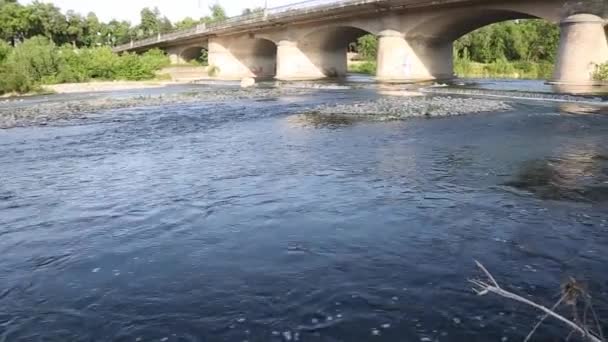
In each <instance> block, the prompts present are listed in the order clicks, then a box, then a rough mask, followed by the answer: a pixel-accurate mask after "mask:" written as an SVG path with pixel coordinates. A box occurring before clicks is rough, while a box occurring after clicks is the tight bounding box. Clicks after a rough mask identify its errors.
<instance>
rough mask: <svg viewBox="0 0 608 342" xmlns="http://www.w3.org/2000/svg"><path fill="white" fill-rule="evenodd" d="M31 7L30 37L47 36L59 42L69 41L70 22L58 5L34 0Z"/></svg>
mask: <svg viewBox="0 0 608 342" xmlns="http://www.w3.org/2000/svg"><path fill="white" fill-rule="evenodd" d="M28 7H29V10H30V13H29V29H30V31H29V32H28V37H33V36H37V35H41V36H45V37H47V38H49V39H51V40H53V41H55V42H57V43H60V44H61V43H65V42H67V35H66V30H67V26H68V23H67V21H66V19H65V16H64V15H63V14H62V13H61V11H60V10H59V8H58V7H56V6H54V5H53V4H47V3H43V2H39V1H34V2H33V3H32V4H31V5H30V6H28Z"/></svg>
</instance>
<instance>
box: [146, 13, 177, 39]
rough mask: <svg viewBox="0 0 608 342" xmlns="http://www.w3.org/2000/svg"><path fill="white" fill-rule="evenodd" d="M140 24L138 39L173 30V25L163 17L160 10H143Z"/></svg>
mask: <svg viewBox="0 0 608 342" xmlns="http://www.w3.org/2000/svg"><path fill="white" fill-rule="evenodd" d="M140 17H141V19H140V23H139V26H138V27H137V31H138V33H137V34H138V37H140V38H143V37H150V36H154V35H156V34H159V33H167V32H170V31H172V30H173V24H171V22H170V21H169V19H167V17H163V16H162V15H161V13H160V11H159V10H158V8H156V7H155V8H154V9H150V8H148V7H146V8H144V9H142V10H141V13H140Z"/></svg>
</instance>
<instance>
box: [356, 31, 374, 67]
mask: <svg viewBox="0 0 608 342" xmlns="http://www.w3.org/2000/svg"><path fill="white" fill-rule="evenodd" d="M357 52H359V55H360V56H361V58H363V59H364V60H368V61H370V60H375V59H376V55H377V54H378V38H377V37H376V36H374V35H371V34H367V35H365V36H363V37H361V38H359V39H358V40H357Z"/></svg>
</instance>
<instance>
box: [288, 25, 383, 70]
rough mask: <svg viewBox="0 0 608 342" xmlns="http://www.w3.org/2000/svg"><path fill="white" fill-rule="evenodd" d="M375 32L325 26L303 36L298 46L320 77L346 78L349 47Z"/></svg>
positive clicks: (352, 27)
mask: <svg viewBox="0 0 608 342" xmlns="http://www.w3.org/2000/svg"><path fill="white" fill-rule="evenodd" d="M374 32H375V30H367V29H364V28H362V27H359V26H348V25H331V26H324V27H320V28H317V29H314V30H309V31H307V32H306V33H305V34H303V35H301V36H300V38H299V39H298V41H297V46H298V48H299V49H300V51H301V52H302V53H303V54H304V56H305V57H306V59H307V60H308V61H309V62H310V63H311V64H313V65H314V67H315V68H316V69H317V70H318V73H319V76H321V77H344V76H346V74H347V72H348V52H349V47H350V46H352V43H354V42H356V41H357V39H359V38H360V37H362V36H365V35H367V34H373V33H374Z"/></svg>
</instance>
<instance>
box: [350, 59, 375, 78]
mask: <svg viewBox="0 0 608 342" xmlns="http://www.w3.org/2000/svg"><path fill="white" fill-rule="evenodd" d="M376 66H377V65H376V62H373V61H366V62H361V63H357V64H352V65H351V66H350V67H349V69H350V70H349V71H350V72H355V73H360V74H369V75H375V74H376Z"/></svg>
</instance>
